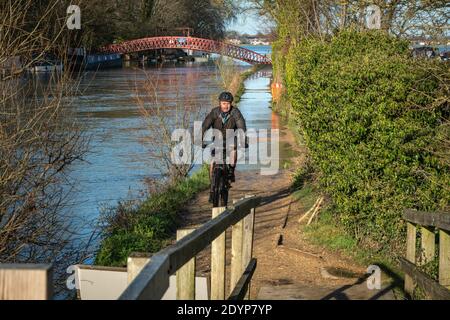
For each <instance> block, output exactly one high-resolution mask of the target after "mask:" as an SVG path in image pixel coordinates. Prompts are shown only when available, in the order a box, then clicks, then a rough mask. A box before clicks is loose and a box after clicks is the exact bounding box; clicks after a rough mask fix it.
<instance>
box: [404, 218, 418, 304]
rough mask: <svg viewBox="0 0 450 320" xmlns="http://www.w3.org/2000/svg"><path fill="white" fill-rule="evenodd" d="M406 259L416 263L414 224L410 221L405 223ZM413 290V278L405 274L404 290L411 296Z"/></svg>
mask: <svg viewBox="0 0 450 320" xmlns="http://www.w3.org/2000/svg"><path fill="white" fill-rule="evenodd" d="M406 259H407V260H408V261H410V262H411V263H416V226H415V225H414V224H412V223H411V222H407V223H406ZM413 291H414V281H413V279H412V278H411V277H410V276H408V275H405V292H406V293H408V294H409V295H410V296H412V294H413Z"/></svg>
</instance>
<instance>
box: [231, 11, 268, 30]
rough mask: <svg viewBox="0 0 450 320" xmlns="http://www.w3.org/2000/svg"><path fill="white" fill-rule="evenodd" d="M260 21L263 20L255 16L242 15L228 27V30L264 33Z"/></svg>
mask: <svg viewBox="0 0 450 320" xmlns="http://www.w3.org/2000/svg"><path fill="white" fill-rule="evenodd" d="M260 21H261V18H260V17H258V16H256V15H255V14H250V13H247V14H245V15H243V14H241V15H239V17H238V19H237V21H236V22H235V23H232V24H230V25H229V26H228V27H227V30H235V31H238V32H240V33H248V34H257V33H258V32H259V31H261V32H264V29H265V28H264V26H263V25H262V24H261V23H260Z"/></svg>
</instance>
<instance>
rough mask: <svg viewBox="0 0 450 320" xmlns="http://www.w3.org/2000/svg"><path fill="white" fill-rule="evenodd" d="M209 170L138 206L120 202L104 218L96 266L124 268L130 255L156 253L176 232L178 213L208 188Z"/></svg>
mask: <svg viewBox="0 0 450 320" xmlns="http://www.w3.org/2000/svg"><path fill="white" fill-rule="evenodd" d="M208 172H209V171H208V167H207V166H203V167H202V168H201V170H199V171H198V172H195V173H194V174H193V175H192V176H191V177H189V178H186V179H185V180H184V181H182V182H181V183H178V184H176V185H174V186H171V187H168V188H167V189H166V190H164V191H162V192H160V193H155V194H152V195H151V196H150V197H149V198H148V199H147V200H146V201H144V202H143V203H141V204H138V205H133V204H131V203H126V202H125V203H119V205H118V207H117V208H113V209H111V211H110V212H109V213H108V214H106V215H104V219H103V223H105V233H104V235H103V236H104V239H103V241H102V243H101V247H100V250H99V252H98V253H97V256H96V259H95V264H98V265H104V266H124V265H126V261H127V257H128V256H129V254H130V253H132V252H157V251H159V250H161V249H162V248H163V247H164V246H166V245H167V244H168V243H169V241H170V237H171V236H172V234H173V233H174V232H175V230H176V226H177V224H178V223H179V222H180V221H179V216H178V211H179V210H180V208H181V207H182V206H183V205H184V204H186V203H187V201H189V200H190V199H191V198H192V197H193V196H195V195H196V194H197V193H198V192H199V191H202V190H204V189H205V188H207V187H208V186H209V176H208Z"/></svg>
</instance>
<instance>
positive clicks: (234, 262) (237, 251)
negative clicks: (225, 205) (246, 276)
mask: <svg viewBox="0 0 450 320" xmlns="http://www.w3.org/2000/svg"><path fill="white" fill-rule="evenodd" d="M237 201H238V200H234V201H233V203H236V202H237ZM243 241H244V219H241V220H240V221H239V222H237V223H236V224H234V225H233V226H232V227H231V275H230V278H231V279H230V291H233V289H234V287H235V286H236V284H237V283H238V281H239V279H240V277H241V275H242V273H243V271H244V268H243V265H244V263H243V255H242V254H243Z"/></svg>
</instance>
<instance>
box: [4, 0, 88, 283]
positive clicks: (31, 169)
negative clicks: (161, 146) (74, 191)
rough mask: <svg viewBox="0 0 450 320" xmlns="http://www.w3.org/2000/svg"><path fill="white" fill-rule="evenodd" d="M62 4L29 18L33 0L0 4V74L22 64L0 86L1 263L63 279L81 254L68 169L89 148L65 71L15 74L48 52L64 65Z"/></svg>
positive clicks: (65, 42) (74, 85)
mask: <svg viewBox="0 0 450 320" xmlns="http://www.w3.org/2000/svg"><path fill="white" fill-rule="evenodd" d="M60 3H61V2H60V1H56V0H55V1H48V2H47V5H46V6H45V7H44V8H43V11H40V12H41V13H40V15H39V16H34V17H33V15H31V13H32V8H33V4H34V2H33V1H32V0H28V1H13V0H7V1H2V3H1V5H0V34H1V36H0V69H1V68H2V66H3V65H5V64H6V62H7V61H9V60H11V59H12V58H18V59H19V60H20V61H21V62H22V63H20V64H17V65H15V66H14V68H13V69H12V70H9V72H8V74H7V76H6V77H5V78H4V79H3V80H0V262H3V263H5V262H35V263H54V266H55V271H56V274H57V279H59V280H62V278H61V277H59V276H61V275H62V274H63V273H64V272H65V268H67V266H68V265H69V264H71V263H76V262H79V261H81V260H82V259H83V258H84V256H83V255H84V253H86V252H85V251H84V250H83V249H84V248H83V242H81V240H80V235H79V232H81V231H82V224H81V223H80V222H79V221H76V219H75V218H74V217H73V216H72V213H71V212H70V210H69V208H68V207H67V204H68V202H67V201H68V199H69V197H70V191H71V187H72V185H71V180H70V178H69V175H68V169H69V168H70V166H71V165H72V164H73V163H75V162H77V161H80V160H82V158H83V155H84V154H85V152H86V151H87V147H88V137H87V136H85V135H84V134H83V130H82V127H81V126H80V125H79V124H78V123H76V122H75V120H74V117H73V116H72V115H71V112H70V108H69V107H70V106H71V102H72V100H71V98H70V97H71V96H73V94H74V93H75V91H76V90H77V83H76V81H73V79H72V77H71V76H70V74H68V73H67V72H60V73H54V74H52V75H51V76H50V79H48V81H47V82H45V81H37V80H36V79H34V78H27V77H25V76H18V75H20V74H22V73H23V72H24V71H25V70H26V69H27V68H28V67H30V66H31V65H33V63H35V62H36V61H41V60H44V59H45V57H46V54H47V53H52V54H54V55H56V56H58V57H60V59H61V60H62V61H63V62H67V60H66V59H65V56H66V52H67V47H68V42H69V41H70V39H69V38H68V37H67V33H66V32H65V24H64V23H65V8H64V10H62V11H61V10H60V9H61V7H60ZM40 9H42V8H40ZM34 18H35V20H34V25H33V26H32V25H30V20H33V19H34ZM48 21H54V22H55V23H59V25H58V27H57V26H55V25H54V24H49V23H48ZM64 266H65V267H64Z"/></svg>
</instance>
